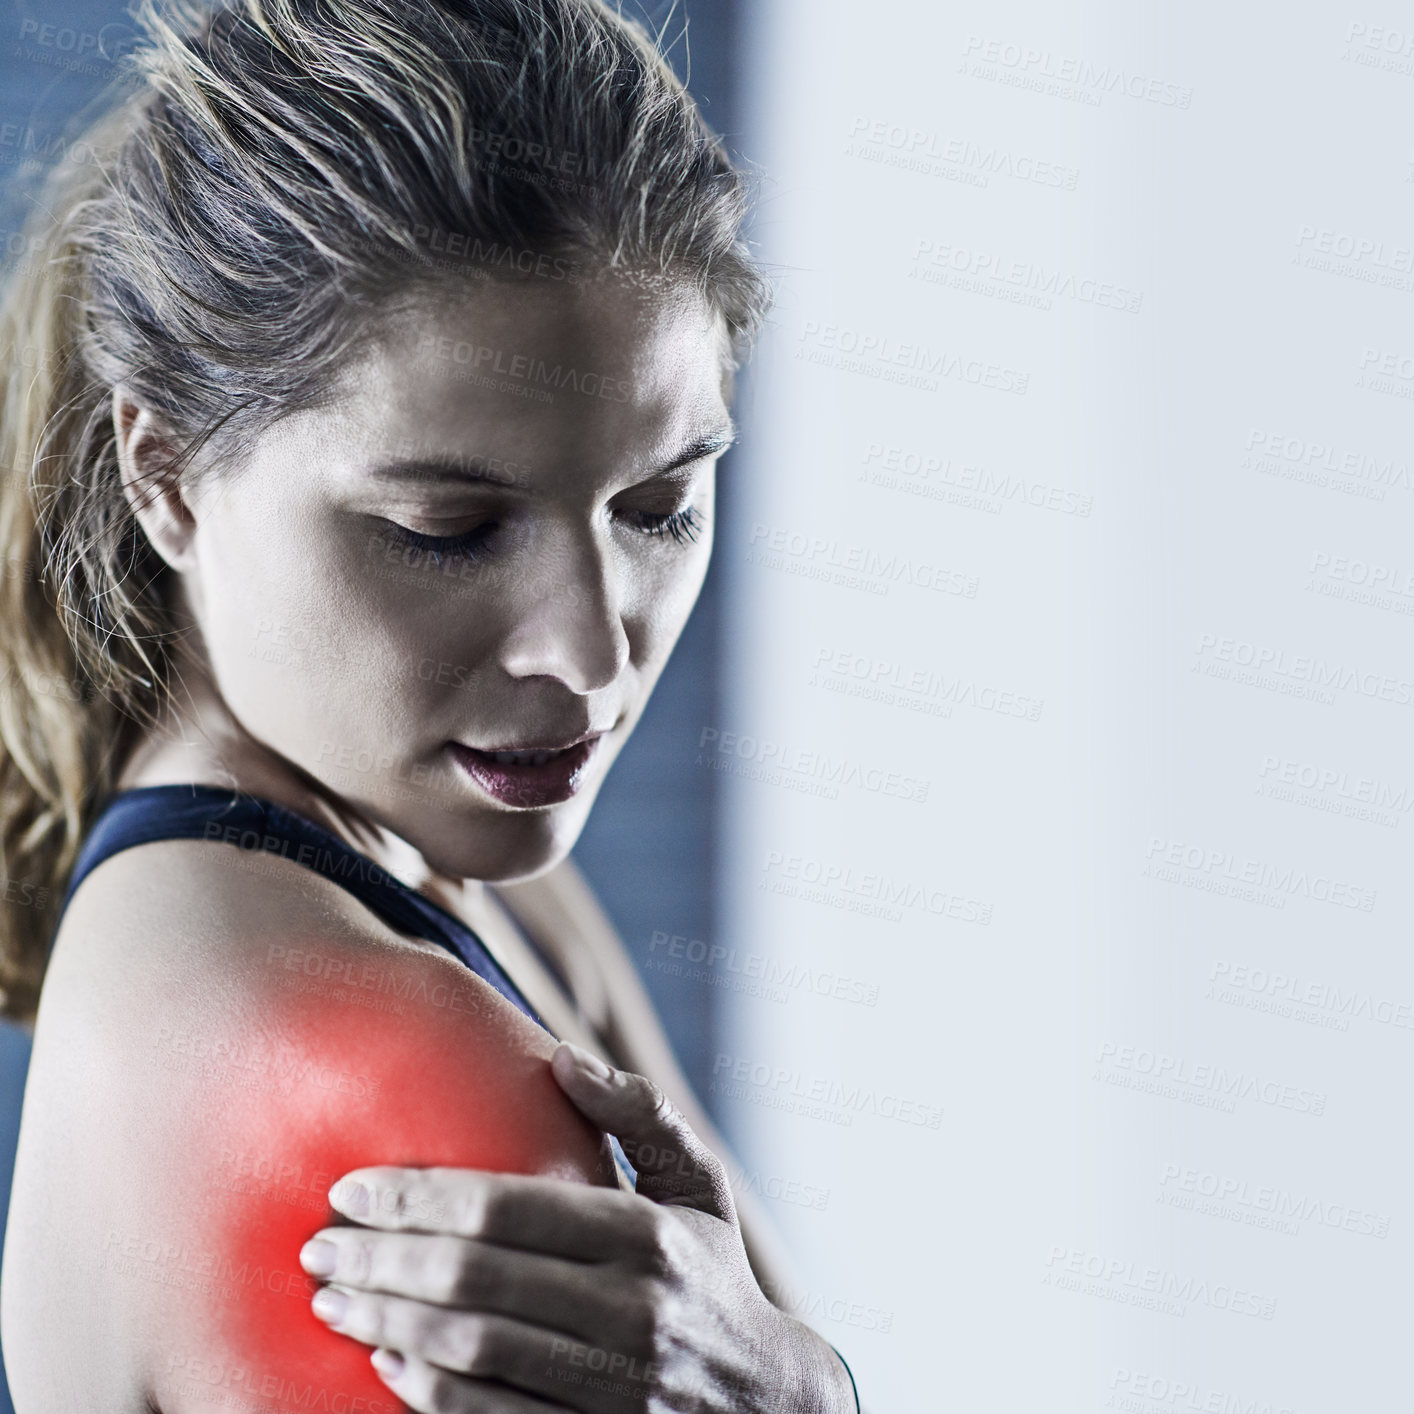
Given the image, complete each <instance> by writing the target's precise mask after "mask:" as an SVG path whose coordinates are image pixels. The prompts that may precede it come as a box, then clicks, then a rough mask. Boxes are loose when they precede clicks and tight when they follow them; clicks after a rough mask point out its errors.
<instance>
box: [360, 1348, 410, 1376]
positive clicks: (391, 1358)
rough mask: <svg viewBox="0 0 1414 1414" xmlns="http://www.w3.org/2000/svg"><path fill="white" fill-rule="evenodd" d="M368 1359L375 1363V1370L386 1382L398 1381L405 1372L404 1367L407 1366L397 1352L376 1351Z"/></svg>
mask: <svg viewBox="0 0 1414 1414" xmlns="http://www.w3.org/2000/svg"><path fill="white" fill-rule="evenodd" d="M368 1358H369V1359H370V1360H371V1361H373V1368H374V1369H375V1370H377V1371H378V1373H379V1374H380V1375H382V1376H383V1378H384V1379H385V1380H395V1379H397V1378H398V1376H399V1375H401V1374H402V1372H403V1366H404V1365H406V1364H407V1361H406V1360H404V1359H403V1357H402V1356H401V1355H399V1354H398V1352H397V1351H396V1350H375V1351H374V1352H373V1354H372V1355H370V1356H369V1357H368Z"/></svg>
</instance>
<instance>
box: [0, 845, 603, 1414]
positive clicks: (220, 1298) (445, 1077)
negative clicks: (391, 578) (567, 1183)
mask: <svg viewBox="0 0 1414 1414" xmlns="http://www.w3.org/2000/svg"><path fill="white" fill-rule="evenodd" d="M206 848H207V849H208V850H209V849H210V846H206ZM291 904H292V908H291V909H290V910H288V912H289V913H291V914H292V915H293V916H289V917H287V918H286V919H285V921H283V922H282V923H281V924H280V925H279V926H274V924H273V920H271V919H270V918H269V917H268V916H267V917H266V918H265V919H264V920H263V926H260V927H256V928H254V929H252V928H251V926H250V922H251V917H250V915H251V913H252V912H253V913H254V914H255V916H256V921H257V922H260V921H261V920H260V918H259V910H254V911H250V910H248V911H247V915H246V916H245V917H242V918H240V919H239V921H237V922H232V921H231V915H230V913H229V911H228V912H227V913H226V914H225V915H223V916H221V917H215V918H213V917H212V915H211V912H210V910H209V908H204V907H201V906H184V907H179V908H178V909H177V910H176V915H177V917H176V920H175V929H176V931H177V932H180V931H182V930H183V929H185V930H186V931H187V932H188V936H187V937H186V939H185V945H183V940H182V938H181V937H180V936H174V920H173V919H172V918H171V917H169V918H168V919H167V920H166V921H165V922H164V924H163V926H162V927H161V928H159V929H158V930H157V931H158V932H159V933H161V934H162V936H161V937H158V938H152V937H150V936H149V937H147V938H146V939H145V940H139V939H138V938H136V937H133V936H131V935H130V936H129V937H127V938H126V939H123V938H120V937H119V938H112V937H110V938H108V939H106V940H104V947H106V949H107V953H108V955H107V958H106V960H105V961H103V962H102V963H101V964H98V965H96V966H94V965H90V966H89V967H88V968H87V969H85V975H84V976H82V977H81V978H78V977H71V978H69V979H68V980H67V983H66V980H65V978H64V976H63V974H62V973H61V974H60V976H59V977H58V978H56V979H55V980H56V981H57V982H58V983H59V984H60V986H61V987H62V988H63V991H62V992H61V993H59V994H58V996H59V1002H58V1003H57V1004H56V1006H55V1007H54V1008H53V1009H52V1020H53V1021H54V1023H55V1024H54V1025H53V1026H52V1027H51V1026H49V1021H50V1020H51V1017H50V1016H46V1015H45V1013H44V1012H41V1016H40V1021H39V1027H38V1031H37V1038H36V1059H37V1060H38V1061H39V1062H40V1067H39V1070H38V1071H37V1072H36V1076H35V1080H36V1084H37V1085H38V1087H39V1088H38V1089H37V1090H36V1091H35V1093H34V1095H33V1096H32V1097H27V1100H26V1105H27V1122H28V1107H29V1106H30V1105H31V1104H34V1105H36V1106H41V1107H42V1106H45V1105H51V1104H52V1105H56V1106H57V1107H58V1108H60V1109H67V1110H68V1111H69V1115H68V1117H69V1119H70V1120H71V1121H73V1120H77V1121H79V1125H80V1127H79V1129H78V1130H77V1131H74V1132H72V1135H71V1138H70V1139H69V1140H68V1141H67V1143H65V1141H63V1140H61V1139H58V1138H57V1137H56V1136H53V1135H51V1136H50V1142H49V1144H48V1145H43V1144H41V1145H39V1149H45V1148H47V1150H48V1159H49V1161H50V1163H51V1164H55V1163H57V1164H60V1165H62V1166H63V1167H64V1168H65V1169H66V1170H67V1173H66V1175H65V1176H64V1177H63V1179H62V1180H61V1184H60V1187H61V1189H62V1190H66V1191H67V1190H76V1189H77V1188H78V1187H80V1186H82V1187H84V1189H85V1193H84V1196H83V1197H82V1198H80V1197H79V1196H78V1195H77V1192H76V1191H75V1192H71V1193H70V1197H69V1199H68V1200H66V1201H68V1202H69V1203H70V1205H71V1206H73V1207H74V1209H75V1211H76V1215H77V1216H76V1223H77V1226H78V1228H79V1229H80V1232H79V1233H77V1234H75V1236H76V1241H75V1242H73V1243H71V1244H70V1245H69V1246H68V1247H67V1248H65V1249H64V1258H63V1261H64V1264H65V1265H66V1266H67V1268H68V1271H67V1273H66V1276H67V1278H68V1280H63V1278H56V1279H57V1280H60V1281H61V1283H62V1284H63V1285H65V1286H66V1287H68V1288H69V1289H70V1290H72V1289H73V1286H74V1284H76V1283H78V1282H82V1281H84V1280H86V1279H91V1278H92V1276H93V1273H92V1272H91V1271H90V1270H88V1269H89V1268H93V1267H95V1266H96V1274H97V1283H96V1284H97V1287H98V1288H99V1289H100V1290H101V1300H102V1302H103V1304H104V1306H106V1308H107V1309H108V1310H109V1311H110V1312H116V1313H117V1319H116V1321H115V1323H114V1326H113V1328H112V1330H111V1332H110V1335H109V1337H108V1338H109V1340H110V1341H111V1342H112V1344H113V1346H114V1351H113V1368H114V1369H115V1371H121V1375H120V1376H119V1378H121V1379H127V1380H131V1379H133V1378H134V1377H136V1378H137V1379H138V1380H139V1381H140V1384H141V1393H142V1394H144V1395H145V1396H147V1397H149V1398H151V1400H152V1402H153V1403H154V1404H155V1405H156V1406H157V1407H158V1408H160V1409H161V1410H162V1411H164V1414H198V1411H201V1414H205V1411H207V1410H211V1411H215V1410H218V1409H219V1410H221V1411H224V1414H231V1411H232V1410H240V1409H241V1408H243V1407H245V1406H246V1405H249V1407H250V1408H251V1409H255V1408H260V1409H262V1410H282V1409H286V1408H288V1409H290V1410H308V1409H309V1408H321V1407H327V1408H331V1409H335V1408H347V1409H349V1410H360V1411H362V1414H382V1411H384V1410H386V1411H387V1414H393V1411H395V1410H396V1409H398V1407H399V1406H398V1404H397V1402H396V1401H395V1400H393V1399H392V1398H391V1397H390V1396H389V1394H388V1391H387V1389H386V1386H384V1385H383V1384H382V1382H381V1381H380V1380H379V1379H378V1378H377V1377H376V1375H374V1373H373V1371H372V1369H371V1367H370V1366H369V1364H368V1359H367V1351H366V1349H365V1348H364V1347H363V1346H361V1345H358V1344H357V1343H355V1342H353V1341H351V1340H349V1339H347V1338H346V1337H343V1336H340V1335H337V1334H336V1333H334V1332H331V1331H330V1330H328V1328H327V1327H325V1326H324V1325H323V1324H322V1323H321V1322H319V1321H318V1319H317V1318H316V1317H315V1316H314V1315H313V1313H312V1311H311V1309H310V1304H309V1297H310V1295H311V1294H312V1292H313V1290H314V1286H313V1284H312V1283H311V1282H310V1280H309V1279H308V1278H307V1277H306V1276H305V1274H304V1273H303V1272H302V1271H301V1269H300V1266H299V1262H298V1254H299V1249H300V1247H301V1246H302V1245H303V1243H304V1242H305V1241H306V1240H307V1239H308V1237H310V1236H311V1235H312V1234H313V1233H314V1232H315V1231H317V1230H318V1229H319V1228H320V1227H323V1226H326V1225H327V1224H329V1223H330V1222H332V1221H337V1220H338V1219H337V1217H336V1215H335V1214H334V1213H333V1211H332V1209H331V1208H330V1207H329V1204H328V1201H327V1193H328V1188H329V1185H330V1184H331V1183H333V1181H334V1180H335V1179H336V1178H337V1177H338V1176H339V1175H340V1174H341V1173H343V1172H344V1171H346V1170H348V1169H350V1168H355V1167H359V1166H362V1165H365V1164H381V1163H390V1164H413V1165H423V1164H446V1165H453V1166H465V1167H481V1168H491V1169H501V1170H506V1171H513V1172H536V1173H548V1174H555V1175H558V1176H561V1177H565V1178H571V1179H580V1180H582V1181H590V1182H606V1183H612V1182H613V1181H614V1178H613V1166H612V1162H611V1161H610V1160H609V1157H608V1151H607V1145H606V1143H605V1140H604V1138H603V1136H602V1135H599V1134H598V1133H597V1131H595V1130H593V1129H592V1128H591V1127H590V1126H589V1125H588V1124H587V1123H586V1122H585V1121H584V1120H583V1119H582V1118H581V1117H580V1116H579V1115H578V1113H577V1112H575V1111H574V1110H573V1108H572V1107H571V1106H570V1105H569V1102H568V1101H567V1100H566V1099H565V1098H564V1096H563V1095H562V1094H561V1092H560V1091H559V1088H558V1086H557V1085H556V1084H555V1081H554V1079H553V1077H552V1076H551V1075H550V1073H549V1067H548V1065H547V1060H548V1057H549V1055H550V1053H551V1052H552V1051H553V1049H554V1042H553V1040H552V1039H551V1038H550V1037H549V1036H548V1034H547V1033H545V1032H544V1031H543V1030H541V1029H540V1028H539V1027H537V1026H535V1025H534V1024H533V1023H531V1022H530V1021H529V1020H528V1019H527V1018H525V1017H524V1016H523V1015H522V1014H521V1013H519V1012H518V1011H516V1009H515V1008H514V1007H512V1006H511V1005H510V1004H509V1003H508V1002H506V1001H505V999H504V998H502V997H500V996H499V995H498V994H497V993H495V992H494V991H492V989H490V988H489V987H487V986H486V984H484V983H483V982H482V981H481V980H480V979H479V978H477V977H475V976H474V975H473V974H471V973H470V972H468V971H467V970H466V969H465V968H464V967H462V966H461V965H460V963H458V962H456V961H455V960H454V959H452V958H451V957H450V956H448V955H444V954H442V953H440V952H432V951H430V950H429V951H422V950H419V949H417V948H414V947H409V946H406V945H404V944H401V943H399V942H397V941H396V940H393V939H384V938H379V937H377V936H374V935H371V934H369V933H365V934H364V935H363V936H354V935H353V934H352V933H351V932H350V930H349V929H348V928H347V927H345V926H341V925H340V923H339V920H338V919H337V918H331V917H329V916H328V915H327V914H325V913H321V912H320V911H319V910H311V909H309V908H301V907H300V906H299V905H298V904H297V903H296V902H295V901H294V900H291ZM203 915H204V917H203ZM194 928H198V929H201V930H202V936H200V937H192V936H190V932H191V930H192V929H194ZM118 931H119V932H120V933H123V932H128V931H129V930H128V928H127V927H126V926H124V925H123V924H122V923H120V924H119V927H118ZM92 941H93V940H92V939H89V940H88V941H87V942H85V943H84V944H82V945H80V946H78V947H76V948H75V949H74V950H73V954H72V957H73V958H74V959H76V958H77V956H78V954H79V953H81V952H91V951H94V949H92V947H91V944H92ZM120 950H121V951H127V952H128V964H127V965H126V966H119V965H118V964H117V962H116V960H115V957H116V956H117V955H118V954H119V953H120ZM57 961H58V957H57V954H56V962H57ZM93 962H94V959H92V958H91V959H90V963H91V964H93ZM47 1001H48V999H47V998H46V1004H47ZM65 1094H67V1096H68V1099H67V1100H64V1099H62V1098H61V1097H62V1096H64V1095H65ZM36 1116H37V1119H36V1126H35V1128H36V1132H37V1138H39V1137H42V1132H43V1131H46V1130H49V1129H50V1128H51V1126H50V1124H49V1123H47V1122H46V1121H45V1119H44V1118H43V1110H42V1108H41V1109H37V1110H36ZM22 1143H23V1140H22ZM34 1157H35V1158H38V1157H39V1152H38V1149H37V1150H36V1154H35V1156H34ZM33 1176H34V1175H32V1177H33ZM29 1194H30V1198H29V1200H28V1201H30V1202H33V1200H34V1196H35V1189H34V1185H33V1184H31V1186H30V1189H29ZM95 1249H96V1250H95ZM85 1250H87V1251H88V1252H89V1253H90V1254H91V1255H89V1256H87V1257H85V1256H84V1255H83V1254H84V1252H85ZM17 1270H18V1268H17ZM97 1299H99V1297H98V1296H95V1300H97ZM6 1334H7V1336H8V1335H9V1330H8V1329H7V1332H6ZM360 1401H361V1402H360ZM70 1407H81V1406H73V1405H71V1406H70ZM111 1407H122V1406H119V1405H116V1404H115V1405H113V1406H111ZM135 1407H137V1408H139V1409H140V1408H142V1405H141V1404H139V1405H137V1406H135ZM22 1414H23V1412H22Z"/></svg>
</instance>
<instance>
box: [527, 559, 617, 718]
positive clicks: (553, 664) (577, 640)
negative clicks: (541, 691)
mask: <svg viewBox="0 0 1414 1414" xmlns="http://www.w3.org/2000/svg"><path fill="white" fill-rule="evenodd" d="M622 608H623V606H622V596H621V594H620V586H619V582H618V572H617V569H616V566H615V564H614V561H613V555H612V552H611V551H609V550H608V549H607V548H605V547H600V546H597V545H593V544H585V543H582V542H581V543H580V544H578V545H575V546H569V545H565V546H563V548H562V549H561V550H560V552H559V553H557V554H556V555H553V556H550V557H548V558H547V559H546V560H544V561H542V564H541V567H540V570H539V572H537V573H536V574H534V575H533V576H530V577H528V578H527V580H526V581H525V582H524V584H523V585H522V586H521V588H520V590H519V592H518V593H517V594H515V595H513V596H512V597H511V600H510V602H509V604H508V605H507V609H508V612H509V614H510V616H511V617H512V619H513V623H512V626H511V628H510V630H509V631H508V633H507V634H506V637H505V639H504V643H503V647H502V651H501V663H502V666H503V667H504V668H505V670H506V672H508V673H509V674H510V675H511V676H512V677H515V678H529V677H553V678H558V679H559V680H560V681H561V682H563V683H564V684H565V685H566V686H567V687H569V688H570V689H571V690H572V691H573V692H576V693H579V694H581V695H583V694H586V693H590V692H597V691H599V690H600V689H601V688H605V687H608V686H609V685H610V684H611V683H612V682H614V680H615V679H616V678H617V677H618V676H619V674H620V673H621V672H622V671H623V670H624V668H625V667H626V666H627V665H628V660H629V640H628V634H627V632H626V631H625V629H624V624H623V614H622Z"/></svg>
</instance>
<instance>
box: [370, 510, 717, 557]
mask: <svg viewBox="0 0 1414 1414" xmlns="http://www.w3.org/2000/svg"><path fill="white" fill-rule="evenodd" d="M614 514H615V516H616V517H618V518H619V519H620V521H621V522H622V523H623V524H624V525H626V526H628V527H629V529H631V530H633V531H635V532H637V533H638V534H640V535H645V536H652V537H654V538H667V537H671V538H672V539H673V540H674V541H676V542H677V544H679V545H686V544H687V543H689V542H690V541H695V540H696V539H697V536H698V534H699V533H700V532H701V530H702V528H703V524H704V520H703V515H702V512H701V511H700V510H699V509H698V508H697V507H696V506H683V507H681V508H680V509H678V510H675V511H650V510H636V509H623V510H619V511H616V512H614ZM380 521H381V525H382V527H383V533H384V535H385V536H386V538H387V539H388V540H389V541H391V542H392V543H393V544H394V545H397V546H398V547H400V548H401V549H404V550H413V551H416V552H417V553H418V554H420V555H425V556H426V557H427V558H428V559H429V560H431V561H432V562H433V563H434V564H440V563H441V562H442V560H443V559H449V560H466V561H472V560H479V559H483V558H485V557H486V556H487V555H489V554H491V553H493V550H494V544H493V542H494V540H495V536H496V532H497V530H498V529H500V528H501V523H500V522H499V521H495V520H489V521H482V522H481V523H480V524H478V525H474V526H472V527H471V528H470V529H467V530H462V531H458V532H457V533H456V534H454V535H429V534H427V533H426V532H424V531H420V530H414V529H413V528H412V527H411V526H408V525H403V524H402V523H401V522H400V521H395V520H390V519H388V518H386V517H380Z"/></svg>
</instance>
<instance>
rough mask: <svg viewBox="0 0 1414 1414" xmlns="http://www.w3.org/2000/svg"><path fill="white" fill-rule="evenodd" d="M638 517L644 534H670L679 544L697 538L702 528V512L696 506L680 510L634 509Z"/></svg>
mask: <svg viewBox="0 0 1414 1414" xmlns="http://www.w3.org/2000/svg"><path fill="white" fill-rule="evenodd" d="M633 514H634V515H636V516H638V517H640V524H639V529H640V530H642V531H643V533H644V534H645V535H671V536H672V537H673V539H674V540H676V541H677V542H678V544H679V545H684V544H686V543H687V542H688V541H689V540H696V539H697V532H698V531H699V530H701V529H702V513H701V512H700V511H699V510H698V509H697V507H696V506H684V507H683V508H682V510H680V511H666V512H659V511H635V512H633Z"/></svg>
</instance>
